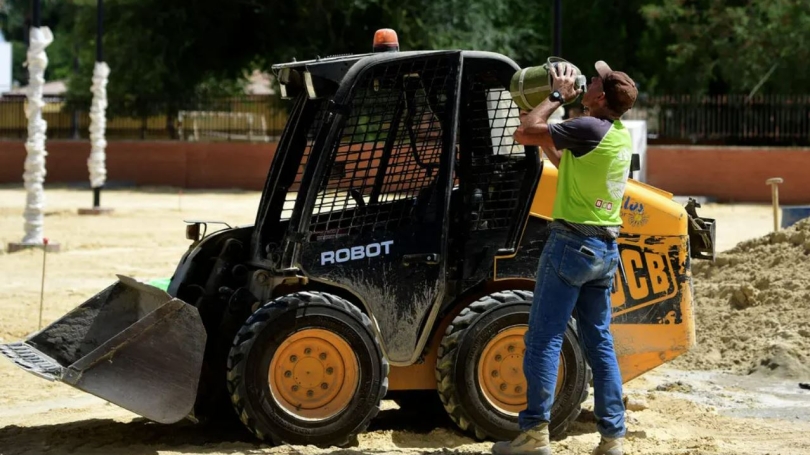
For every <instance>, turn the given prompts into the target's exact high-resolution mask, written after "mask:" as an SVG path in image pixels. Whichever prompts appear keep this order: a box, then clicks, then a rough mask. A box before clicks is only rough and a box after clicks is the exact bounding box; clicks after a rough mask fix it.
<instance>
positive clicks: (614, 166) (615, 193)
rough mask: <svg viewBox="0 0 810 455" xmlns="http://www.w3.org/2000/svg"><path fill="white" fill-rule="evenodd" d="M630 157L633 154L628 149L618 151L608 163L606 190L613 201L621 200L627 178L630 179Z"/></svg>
mask: <svg viewBox="0 0 810 455" xmlns="http://www.w3.org/2000/svg"><path fill="white" fill-rule="evenodd" d="M632 157H633V153H632V152H631V151H630V149H627V148H623V149H621V150H619V153H617V154H616V157H615V158H613V161H612V162H611V163H610V169H609V170H608V174H607V190H608V193H610V196H611V197H612V198H613V199H621V198H622V196H624V187H625V185H627V179H628V177H630V159H631V158H632Z"/></svg>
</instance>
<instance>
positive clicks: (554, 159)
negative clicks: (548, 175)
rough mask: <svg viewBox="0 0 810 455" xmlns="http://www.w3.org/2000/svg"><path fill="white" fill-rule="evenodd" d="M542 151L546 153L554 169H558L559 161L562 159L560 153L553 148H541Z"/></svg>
mask: <svg viewBox="0 0 810 455" xmlns="http://www.w3.org/2000/svg"><path fill="white" fill-rule="evenodd" d="M541 148H542V149H543V151H544V152H545V153H546V156H547V157H548V159H549V161H551V163H552V164H553V165H554V167H556V168H557V169H559V168H560V160H561V159H562V152H560V151H559V150H557V149H556V148H555V147H554V146H552V147H551V148H546V147H541Z"/></svg>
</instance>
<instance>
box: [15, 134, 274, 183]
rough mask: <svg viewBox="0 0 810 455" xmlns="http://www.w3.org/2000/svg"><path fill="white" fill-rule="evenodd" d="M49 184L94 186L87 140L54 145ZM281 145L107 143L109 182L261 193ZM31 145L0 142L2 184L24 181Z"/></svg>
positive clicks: (48, 146) (50, 154) (48, 165)
mask: <svg viewBox="0 0 810 455" xmlns="http://www.w3.org/2000/svg"><path fill="white" fill-rule="evenodd" d="M45 148H46V150H47V153H48V156H47V157H46V169H47V176H46V177H45V183H46V184H49V183H76V182H88V185H89V178H88V171H87V158H88V156H89V155H90V143H89V142H86V141H55V140H54V141H48V142H47V143H46V145H45ZM275 151H276V144H275V143H265V144H250V143H218V142H217V143H211V142H207V143H193V142H169V141H166V142H144V141H133V142H128V141H115V142H109V143H108V144H107V150H106V154H107V181H108V182H110V183H113V182H119V183H124V184H132V185H139V186H140V185H168V186H176V187H184V188H243V189H250V190H261V189H262V188H263V187H264V180H265V179H266V178H267V170H268V169H269V168H270V163H271V161H272V159H273V154H274V153H275ZM24 162H25V145H24V143H22V142H16V141H15V142H12V141H4V142H0V183H15V182H22V174H23V164H24Z"/></svg>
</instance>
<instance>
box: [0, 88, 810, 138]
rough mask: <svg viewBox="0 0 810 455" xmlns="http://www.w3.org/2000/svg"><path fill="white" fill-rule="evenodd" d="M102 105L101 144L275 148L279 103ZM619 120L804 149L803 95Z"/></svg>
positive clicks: (809, 119) (667, 108) (722, 100)
mask: <svg viewBox="0 0 810 455" xmlns="http://www.w3.org/2000/svg"><path fill="white" fill-rule="evenodd" d="M45 101H46V103H47V104H46V105H45V107H44V109H43V117H44V119H45V120H46V121H47V122H48V130H47V136H48V138H51V139H87V138H88V137H89V126H90V117H89V115H88V112H87V109H73V108H71V107H70V106H69V104H68V103H67V102H66V101H65V100H64V99H62V98H54V97H46V98H45ZM115 101H116V100H110V107H109V108H108V111H107V112H108V115H107V130H106V137H107V138H108V139H109V140H116V139H129V140H138V139H147V140H183V141H252V142H259V141H268V142H270V141H275V140H277V139H278V137H279V136H280V134H281V131H282V129H283V128H284V124H285V122H286V120H287V103H286V102H285V101H284V100H281V99H280V98H279V97H278V96H275V95H270V96H267V95H250V96H238V97H227V98H208V99H199V100H191V101H187V102H182V103H177V104H176V105H175V104H174V103H167V102H165V101H160V100H155V101H154V102H150V103H144V104H145V106H147V107H148V109H149V112H150V113H149V114H144V115H139V116H132V115H116V112H132V111H133V109H132V108H131V107H130V108H128V109H124V107H123V106H120V105H116V104H115ZM26 103H27V101H26V99H25V98H24V97H2V98H0V139H25V138H26V137H27V120H26V118H25V104H26ZM625 118H626V119H637V120H646V122H647V131H648V141H649V143H650V144H707V145H775V146H810V95H766V96H754V97H752V98H749V97H748V96H746V95H723V96H703V97H694V96H689V95H666V96H654V97H640V98H639V100H638V102H637V103H636V106H635V107H634V108H633V109H632V110H631V111H630V112H628V113H627V114H626V116H625Z"/></svg>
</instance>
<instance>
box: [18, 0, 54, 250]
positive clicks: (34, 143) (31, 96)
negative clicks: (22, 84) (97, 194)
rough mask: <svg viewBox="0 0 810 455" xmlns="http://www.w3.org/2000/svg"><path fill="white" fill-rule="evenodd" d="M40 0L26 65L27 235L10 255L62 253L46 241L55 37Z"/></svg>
mask: <svg viewBox="0 0 810 455" xmlns="http://www.w3.org/2000/svg"><path fill="white" fill-rule="evenodd" d="M39 2H40V0H32V1H31V19H32V20H31V27H30V33H29V36H28V53H27V55H26V64H27V66H28V75H29V77H28V88H27V93H26V95H27V97H28V100H27V101H28V103H27V104H26V106H25V116H26V118H27V119H28V137H27V139H26V141H25V151H26V156H25V171H24V172H23V181H24V183H25V193H26V194H25V210H24V212H23V218H24V219H25V225H24V229H25V234H24V236H23V239H22V242H12V243H9V245H8V251H9V253H13V252H15V251H19V250H23V249H26V248H39V247H42V248H47V249H49V250H51V251H58V250H59V244H58V243H56V242H52V243H50V244H46V242H45V241H44V225H45V217H44V212H45V188H44V183H45V175H46V171H45V157H46V156H47V155H48V153H47V152H46V150H45V139H46V132H47V129H48V124H47V122H45V120H44V119H43V118H42V108H43V106H45V103H44V102H43V101H42V86H43V85H44V84H45V68H47V67H48V55H47V54H46V53H45V48H46V47H48V46H49V45H50V44H51V43H52V42H53V34H52V33H51V30H50V29H49V28H48V27H42V21H41V17H42V14H41V9H40V3H39Z"/></svg>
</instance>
